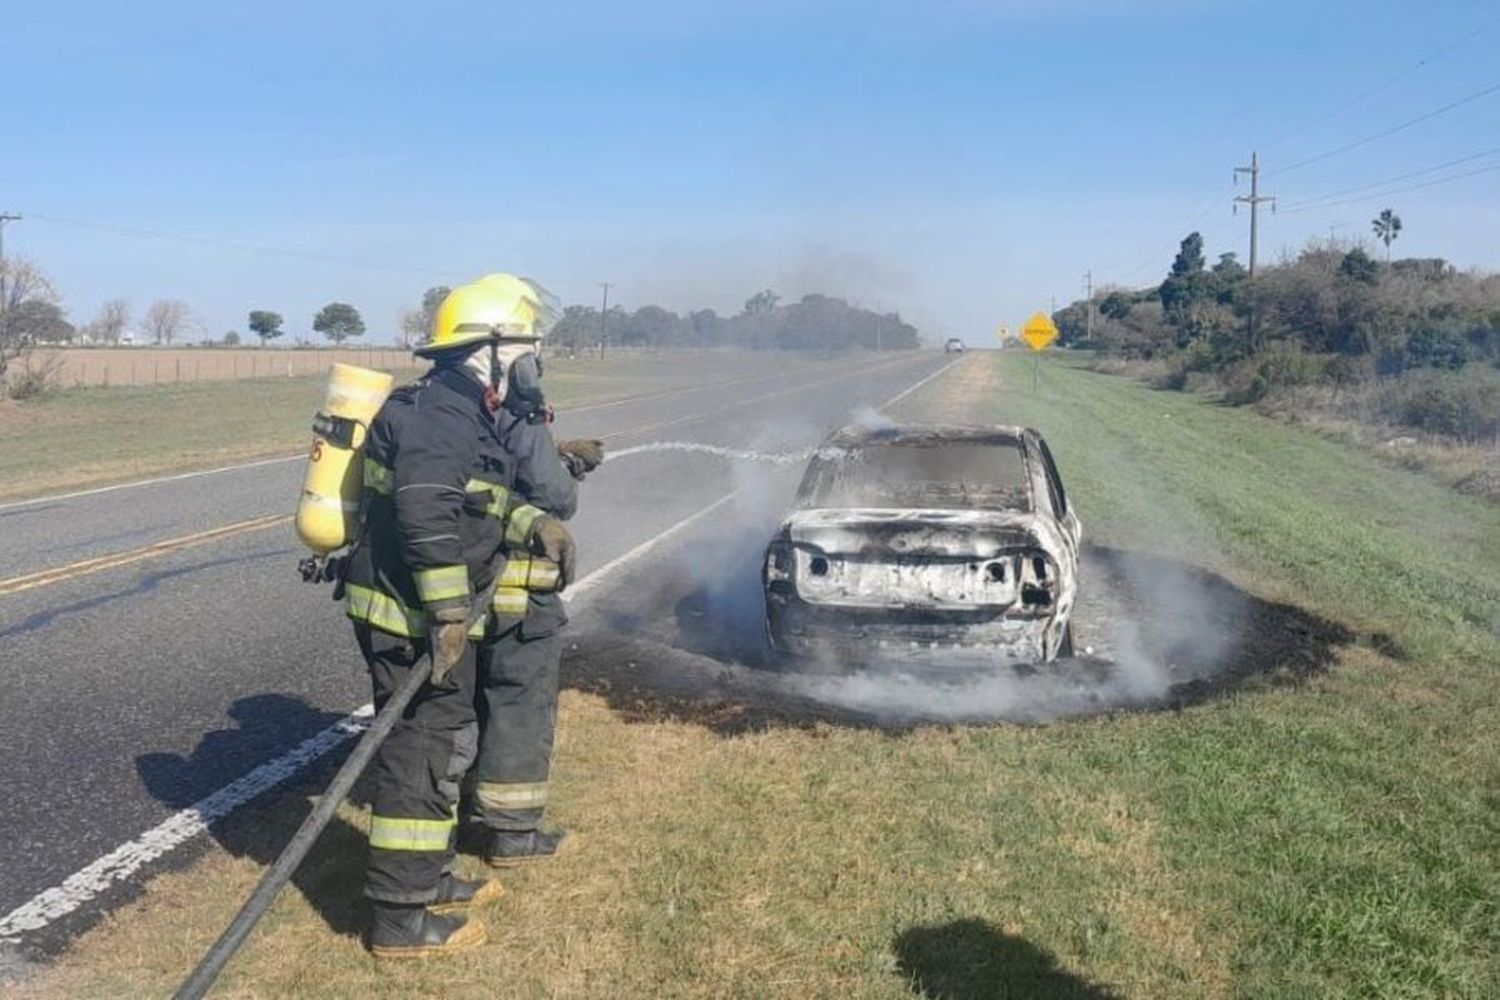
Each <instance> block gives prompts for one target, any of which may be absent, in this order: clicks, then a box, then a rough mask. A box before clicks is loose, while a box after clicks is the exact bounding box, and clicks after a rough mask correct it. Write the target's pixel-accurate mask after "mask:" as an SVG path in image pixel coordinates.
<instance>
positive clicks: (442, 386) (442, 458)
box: [343, 275, 575, 958]
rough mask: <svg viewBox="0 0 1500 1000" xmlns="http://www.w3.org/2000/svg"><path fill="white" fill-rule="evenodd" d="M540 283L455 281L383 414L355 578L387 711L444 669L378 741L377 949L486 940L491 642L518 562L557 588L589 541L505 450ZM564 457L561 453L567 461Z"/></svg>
mask: <svg viewBox="0 0 1500 1000" xmlns="http://www.w3.org/2000/svg"><path fill="white" fill-rule="evenodd" d="M548 299H549V297H548V296H546V294H545V293H544V292H543V291H541V289H540V288H539V286H537V285H535V283H533V282H528V281H525V280H523V279H517V278H511V277H509V276H498V275H497V276H491V277H489V278H485V279H481V280H480V281H477V282H474V283H472V284H469V285H465V286H463V287H461V288H457V289H454V290H453V291H452V292H451V293H450V294H449V295H448V297H447V299H445V300H444V302H443V304H442V306H441V307H440V308H439V309H438V312H437V316H436V317H435V320H434V324H433V330H432V335H431V337H430V339H429V340H428V341H427V342H426V343H424V344H423V345H422V346H421V347H420V348H419V349H418V351H417V353H418V354H419V355H420V356H422V357H425V358H428V359H430V360H431V361H432V362H433V366H432V369H431V370H430V371H428V372H427V373H426V375H424V376H423V377H422V378H420V379H418V380H417V381H416V382H413V383H411V384H410V385H406V386H402V387H401V388H399V389H397V390H395V391H394V392H393V393H391V395H390V397H389V398H388V399H387V400H386V401H385V403H384V404H383V405H382V406H381V407H380V410H379V412H378V413H377V414H376V415H375V418H374V419H373V420H372V421H371V422H370V427H369V433H368V435H367V438H366V443H365V448H364V459H363V467H362V474H363V488H362V491H361V497H360V507H361V518H360V524H359V528H358V533H357V535H356V538H355V541H354V543H353V546H352V548H351V551H350V555H349V560H348V564H347V569H346V570H345V575H344V578H343V590H344V597H345V599H346V602H347V606H346V610H347V613H348V615H349V617H350V618H351V619H352V620H353V622H354V630H355V637H356V639H357V640H358V642H359V647H360V651H361V653H363V655H364V657H365V661H366V663H367V665H368V666H369V670H370V677H371V681H372V684H373V687H374V694H375V703H376V705H377V707H378V706H380V705H382V704H384V702H385V701H386V700H387V699H388V698H389V697H390V696H391V694H392V693H393V692H394V691H395V690H397V689H398V688H399V687H400V686H401V685H402V683H403V682H404V680H405V679H406V677H407V676H408V675H409V672H410V671H411V670H412V669H413V668H414V667H415V666H416V665H417V664H418V663H420V662H421V660H422V659H423V658H424V657H428V656H430V657H431V658H432V677H431V679H430V680H429V681H428V682H427V683H426V684H425V685H423V687H422V688H421V690H420V691H419V692H418V693H417V695H416V696H415V698H414V699H413V700H412V703H411V707H410V708H409V709H408V710H407V711H406V713H405V715H404V716H403V718H402V719H401V720H400V721H399V722H398V723H397V724H396V727H395V728H394V729H393V730H392V731H391V735H390V736H389V737H388V738H387V739H386V741H385V742H384V743H383V744H382V745H381V747H380V749H379V751H378V753H377V754H376V756H375V759H374V762H373V764H372V767H371V773H372V775H373V777H374V786H375V787H374V801H373V808H372V812H373V815H372V817H371V823H370V852H369V861H368V864H367V866H366V873H365V895H366V896H367V897H368V898H369V900H370V901H371V911H372V925H371V928H370V934H369V938H368V942H369V947H370V949H371V951H373V952H374V953H375V954H376V955H379V956H382V957H388V958H412V957H422V956H427V955H435V954H442V953H446V952H449V951H455V950H458V949H461V948H465V947H468V946H472V945H476V944H479V943H481V942H482V941H483V940H484V939H485V933H484V927H483V925H482V924H479V923H477V922H474V921H468V920H466V918H465V917H464V915H463V914H464V911H465V910H467V909H468V908H469V907H471V906H472V905H473V904H475V903H476V902H481V901H483V900H485V899H488V898H491V897H493V896H495V895H498V894H499V886H498V884H496V883H490V882H484V881H469V880H465V879H461V878H459V877H457V876H456V875H454V874H453V873H452V871H451V861H452V857H453V833H454V827H455V823H456V808H457V805H458V799H459V794H460V787H461V783H462V781H463V779H464V775H465V773H466V772H467V771H468V769H469V767H470V765H471V764H472V763H473V761H474V758H475V754H476V750H477V737H478V720H477V717H476V710H475V699H476V686H477V677H478V670H477V662H478V648H477V647H478V645H480V644H482V643H483V642H484V641H485V640H486V638H487V636H488V635H489V634H490V633H491V632H492V630H493V626H494V618H495V615H494V602H495V600H496V597H495V595H496V594H497V593H498V592H499V590H498V588H499V585H500V583H501V582H502V580H503V579H504V578H505V576H506V573H507V572H508V571H510V569H511V564H512V561H515V562H519V561H520V560H521V558H523V557H533V558H536V559H539V560H544V561H545V563H546V564H547V565H549V566H553V567H555V569H556V586H557V587H558V589H561V588H563V587H565V586H566V585H567V583H568V581H569V580H570V579H571V578H572V574H573V566H574V561H575V555H574V553H575V549H574V545H573V541H572V538H571V536H570V535H569V534H568V531H567V529H566V528H565V527H564V526H563V523H562V520H561V518H560V517H558V516H556V515H554V514H552V513H549V512H547V511H545V510H543V509H541V508H540V507H538V506H536V505H535V504H532V503H529V502H528V501H527V497H526V495H525V493H524V492H523V490H522V489H521V488H520V485H521V484H522V483H523V482H524V479H523V464H524V463H523V461H522V460H519V459H518V458H517V456H516V455H515V454H514V453H512V451H511V450H510V449H509V448H508V447H507V442H506V432H505V422H506V421H505V417H506V414H507V412H508V411H506V410H505V408H504V402H505V397H506V395H507V389H508V386H507V381H506V378H505V377H504V366H505V364H506V362H504V361H503V360H502V357H503V356H505V357H514V356H515V350H514V349H515V348H516V347H517V346H519V345H523V344H524V345H526V349H525V352H523V353H526V352H529V353H533V354H534V351H535V343H536V340H537V339H538V338H539V337H540V336H541V335H542V334H544V333H545V328H546V325H547V324H548V323H549V322H550V316H551V315H552V314H554V313H555V310H552V308H551V306H550V304H549V302H548ZM554 460H555V455H554Z"/></svg>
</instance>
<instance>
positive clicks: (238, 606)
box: [0, 353, 947, 954]
mask: <svg viewBox="0 0 1500 1000" xmlns="http://www.w3.org/2000/svg"><path fill="white" fill-rule="evenodd" d="M945 364H947V359H945V358H943V357H942V356H941V355H936V354H930V353H923V354H909V355H905V356H903V357H896V358H892V357H885V358H874V359H872V358H869V357H853V358H850V359H847V360H845V361H841V362H835V363H830V364H829V365H828V366H826V367H823V368H821V369H819V370H811V371H809V370H806V369H798V370H797V371H795V372H790V373H788V374H787V375H786V376H785V377H782V378H775V377H768V378H764V379H761V378H756V379H748V380H743V381H736V382H734V383H732V384H730V385H727V386H724V385H721V386H714V387H709V388H705V389H702V390H696V391H687V392H678V393H673V394H670V395H666V396H658V397H653V398H646V399H641V400H636V401H625V402H621V403H614V404H608V405H605V406H598V407H592V408H582V409H580V410H579V411H578V412H575V413H571V414H566V413H565V414H563V415H562V417H561V419H560V421H559V427H558V432H559V434H560V436H565V437H572V436H600V437H604V438H606V439H607V440H608V442H609V444H610V446H611V447H612V448H615V449H621V448H624V447H629V446H631V445H635V444H640V443H645V442H649V441H662V440H685V441H696V442H703V443H710V444H719V445H727V446H733V447H756V448H770V449H775V448H782V447H805V446H807V445H811V444H814V443H816V441H817V440H818V439H820V438H821V437H822V436H823V434H824V433H825V432H826V431H827V430H828V429H830V428H832V427H834V426H837V425H839V424H841V423H845V422H847V421H848V420H849V419H850V417H851V415H853V414H855V413H857V412H858V411H859V410H861V409H862V408H873V407H878V406H880V405H881V404H883V403H885V402H886V401H888V400H890V399H891V398H892V397H893V396H896V395H897V394H899V393H901V392H902V391H903V390H904V389H906V388H908V387H911V386H913V385H916V384H918V383H919V382H922V381H923V380H924V379H926V378H928V376H931V375H932V374H933V373H935V372H938V371H939V370H941V369H942V368H943V367H944V365H945ZM724 374H725V375H726V376H731V375H733V374H734V373H733V372H732V371H731V372H726V373H724ZM742 469H743V467H740V466H731V465H730V463H727V462H724V461H722V460H719V459H714V458H709V457H704V456H701V455H684V454H677V453H663V454H654V455H641V456H634V457H630V458H626V459H622V460H621V461H620V462H619V463H618V464H610V465H606V466H605V467H604V468H603V469H601V470H599V471H598V472H597V473H596V474H595V475H594V476H592V477H591V478H590V480H589V482H588V483H587V484H586V486H585V493H584V500H583V505H582V507H583V509H582V512H581V513H580V515H579V517H578V518H577V520H576V522H575V532H576V534H577V536H578V539H579V542H580V545H581V547H582V552H583V564H582V571H583V572H584V573H585V574H587V573H590V572H593V571H595V570H598V569H599V568H600V567H605V566H607V565H608V564H610V563H611V562H612V561H615V560H619V559H620V558H621V557H624V556H627V555H628V554H629V553H630V552H631V550H632V549H634V548H636V547H637V546H640V545H641V544H642V543H644V542H646V541H648V540H650V539H653V538H655V537H656V536H659V535H660V534H661V533H662V532H664V531H666V530H668V529H670V528H672V527H673V526H674V525H677V524H679V523H680V522H682V521H683V520H684V519H685V518H688V517H690V516H691V515H693V514H694V513H696V512H698V511H701V510H702V509H704V508H705V507H707V506H709V505H710V504H712V503H714V501H716V500H718V499H719V498H721V497H723V496H725V495H726V494H727V493H729V492H731V491H733V490H735V489H736V488H739V487H743V486H745V485H746V483H745V482H744V481H743V480H744V475H745V474H744V472H743V471H742ZM735 470H740V471H735ZM301 473H302V466H301V463H300V461H296V460H292V461H280V462H269V463H262V464H257V465H254V466H251V467H247V468H241V469H236V470H230V471H220V472H216V473H213V474H208V475H201V476H193V477H190V478H176V479H171V480H167V481H163V482H157V483H150V484H145V485H138V486H131V487H127V488H124V489H112V490H108V491H104V492H96V493H90V494H84V495H79V496H74V497H71V498H65V499H56V500H42V501H35V502H31V503H26V504H19V505H17V504H11V505H6V506H0V531H3V532H4V538H5V539H6V545H5V546H4V548H3V550H0V663H3V664H4V669H5V670H6V671H7V672H8V674H9V676H10V679H11V680H10V683H9V685H8V686H7V690H6V694H5V697H4V698H3V699H0V755H3V757H0V759H3V760H4V761H5V765H4V767H3V768H0V857H3V859H4V863H3V864H0V918H3V917H4V915H5V914H8V913H10V912H12V911H13V910H14V909H15V908H16V907H18V906H21V905H22V904H24V903H26V902H27V901H28V900H31V899H32V898H33V897H34V896H36V895H37V894H38V893H39V892H42V891H43V890H47V889H49V888H51V887H53V886H56V885H58V884H59V883H60V882H62V881H63V880H64V879H65V878H67V877H68V876H69V875H71V874H72V873H74V872H77V871H78V870H79V869H81V868H83V867H84V866H86V865H88V864H89V863H91V862H93V861H95V860H96V859H98V858H100V857H101V856H102V855H105V854H107V853H108V852H110V851H111V850H113V849H115V848H116V847H117V846H118V845H120V844H121V843H123V842H125V841H127V840H130V839H131V838H133V837H136V836H137V835H138V834H140V833H141V832H142V831H144V830H148V829H150V828H152V827H153V826H155V825H157V824H160V823H161V822H162V821H163V820H164V819H166V818H168V817H170V816H171V815H172V814H173V813H174V812H176V811H177V810H179V809H182V808H183V807H185V806H188V805H191V804H192V803H194V802H196V801H198V800H200V799H201V798H203V797H204V796H205V795H208V794H210V793H212V792H214V791H216V790H218V789H220V788H222V787H223V786H224V785H225V784H227V783H228V782H230V781H232V780H234V779H235V778H237V777H239V776H241V775H243V774H245V773H246V772H247V771H250V770H251V769H253V768H255V767H256V766H258V765H260V764H262V763H264V762H266V761H268V760H271V759H273V758H276V757H278V756H279V755H281V754H283V753H285V751H286V750H287V749H288V748H290V747H292V746H294V745H296V744H297V743H298V742H300V741H302V740H304V739H306V738H308V737H310V736H312V735H313V734H316V733H318V732H319V731H321V730H323V729H325V728H326V727H327V726H329V725H330V723H332V722H334V721H336V720H337V719H339V718H340V717H342V716H344V715H345V714H346V713H347V712H349V711H350V710H351V709H353V708H354V707H355V706H358V705H360V704H362V703H363V702H365V701H367V700H368V697H369V690H368V685H367V681H366V679H365V677H364V675H363V669H362V664H361V662H360V660H359V658H358V655H357V653H356V652H355V650H354V649H353V645H352V641H351V639H350V636H349V632H348V628H347V626H346V624H345V623H344V621H343V620H342V618H341V615H340V610H339V608H338V607H337V606H336V605H334V604H333V603H332V602H331V601H329V600H328V599H327V591H326V590H325V589H321V588H313V587H309V586H307V585H304V584H302V583H301V582H300V581H299V580H298V579H297V578H296V574H295V571H294V568H295V563H296V560H297V558H298V556H299V555H300V546H299V544H298V543H297V542H296V540H295V538H294V536H293V534H292V531H291V527H290V525H289V524H287V523H285V522H284V521H278V522H277V523H275V524H273V525H271V526H269V527H258V526H254V525H253V523H252V526H251V527H250V528H248V529H247V530H243V531H240V532H238V533H232V534H227V535H223V536H218V537H214V538H211V539H209V540H206V541H200V542H197V543H195V544H190V545H187V546H185V547H183V548H180V549H177V550H174V551H171V552H169V553H167V554H165V555H152V556H150V557H148V558H142V559H139V560H138V561H134V562H129V563H127V564H124V565H120V566H115V567H113V568H108V569H104V570H102V571H95V572H81V573H79V574H78V575H71V576H64V577H63V578H61V579H55V580H51V581H50V582H45V583H42V584H39V585H35V586H31V587H29V588H26V589H17V588H15V587H12V588H11V589H10V592H6V587H5V583H4V581H5V580H7V579H8V580H12V581H14V580H15V579H16V578H17V577H19V576H24V575H27V574H34V573H36V572H38V571H44V570H52V569H56V568H58V567H63V566H69V565H75V564H78V563H79V562H81V561H86V560H90V559H95V558H98V557H101V556H105V555H110V554H115V553H122V552H130V551H134V550H137V549H140V548H141V547H143V546H148V545H152V544H156V543H160V542H163V541H166V540H171V539H179V538H182V537H184V536H191V535H195V534H197V533H201V532H205V531H210V530H213V529H218V528H222V527H224V526H226V525H235V524H240V523H242V522H248V521H251V520H252V519H256V518H267V517H270V516H273V515H278V514H285V513H286V512H288V510H289V507H290V505H291V504H292V503H293V502H294V498H295V496H296V494H297V490H298V486H299V481H300V476H301ZM752 475H753V474H752ZM785 481H786V477H785V476H781V477H779V478H777V479H776V482H777V483H778V485H777V486H776V487H775V488H776V489H778V490H784V489H785ZM687 530H690V531H703V532H711V531H712V530H713V518H712V517H711V516H710V517H705V518H703V519H701V520H700V521H698V522H695V523H694V524H693V525H691V526H689V528H688V529H687ZM87 568H88V567H87V566H84V567H80V569H84V570H86V569H87ZM601 585H606V583H601ZM580 599H581V600H587V596H586V595H584V596H583V597H581V598H580ZM179 855H180V852H179ZM162 863H171V862H170V860H168V861H166V862H157V863H156V864H157V865H158V866H159V865H160V864H162ZM151 870H155V869H154V868H153V867H152V866H148V867H147V868H146V869H144V870H143V872H142V873H140V874H146V873H148V872H149V871H151ZM139 877H140V875H137V876H136V879H138V878H139ZM131 891H132V885H131V883H129V882H127V883H126V884H125V885H124V886H123V887H122V886H116V887H115V888H114V889H112V890H110V891H108V892H106V893H104V894H103V895H102V896H100V897H99V898H98V899H96V900H94V901H93V902H92V903H90V904H88V905H85V906H83V907H82V908H80V909H79V910H78V911H76V912H74V913H72V914H70V915H68V916H66V917H65V918H61V919H58V920H56V921H54V922H53V923H52V924H50V925H49V926H48V927H47V928H45V929H43V930H39V931H35V932H29V933H28V934H26V935H25V936H23V937H22V939H21V949H22V950H23V951H25V952H29V953H32V954H44V953H49V952H53V951H55V950H56V948H57V947H59V946H60V945H61V944H62V943H63V942H65V941H66V939H67V938H68V937H69V936H70V935H71V934H72V933H75V932H76V931H77V930H78V929H80V928H81V927H83V926H86V925H87V924H88V923H90V922H92V921H93V920H94V919H96V918H97V915H98V913H99V912H100V911H101V910H102V909H104V908H107V907H108V906H110V905H112V904H113V903H116V902H118V901H119V900H120V899H121V898H125V897H126V896H128V895H129V894H130V892H131ZM13 951H14V949H13Z"/></svg>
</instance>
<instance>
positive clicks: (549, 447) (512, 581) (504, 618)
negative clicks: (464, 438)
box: [493, 413, 578, 635]
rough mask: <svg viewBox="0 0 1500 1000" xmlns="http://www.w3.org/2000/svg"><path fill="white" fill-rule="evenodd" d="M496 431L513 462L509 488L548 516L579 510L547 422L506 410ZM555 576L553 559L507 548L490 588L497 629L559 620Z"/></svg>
mask: <svg viewBox="0 0 1500 1000" xmlns="http://www.w3.org/2000/svg"><path fill="white" fill-rule="evenodd" d="M500 433H501V440H502V441H503V444H504V448H505V452H506V454H507V455H508V456H509V457H510V459H511V461H512V462H513V463H514V465H513V476H512V480H511V482H512V488H513V493H514V494H515V495H516V496H517V497H519V498H521V499H522V500H524V501H525V502H526V503H527V504H530V505H532V506H534V507H537V508H540V509H541V510H542V511H544V512H545V513H547V514H550V515H552V516H553V517H558V518H562V519H563V520H567V519H568V518H571V517H572V516H573V514H574V513H575V512H576V511H577V509H578V480H576V479H574V478H573V476H572V474H571V473H570V472H569V471H568V467H567V466H566V465H564V464H563V462H562V459H561V458H560V457H559V456H558V453H557V442H556V441H554V440H553V438H552V430H551V428H550V427H549V426H548V424H547V421H546V420H545V419H527V418H526V417H524V416H517V415H515V414H513V413H505V414H503V415H502V418H501V432H500ZM558 577H559V573H558V567H557V564H556V563H553V562H551V561H549V560H546V559H542V558H539V557H534V556H531V555H530V554H529V553H527V552H526V551H524V550H522V549H516V548H514V547H508V554H507V561H506V564H505V570H504V573H503V574H502V576H501V578H500V580H499V585H498V586H497V587H496V588H495V597H494V603H493V607H494V611H495V626H496V630H497V631H503V630H504V629H505V628H508V627H509V626H510V625H512V624H515V623H516V622H517V621H519V620H520V619H521V618H522V617H525V618H526V619H527V625H528V629H527V631H530V632H533V633H535V634H537V635H545V634H547V633H549V632H551V631H553V630H555V629H557V628H558V627H560V626H561V625H563V624H564V623H565V622H566V621H567V614H566V612H565V611H564V610H563V604H562V600H561V599H560V598H559V597H558V596H557V594H556V591H557V586H558V582H559V580H558Z"/></svg>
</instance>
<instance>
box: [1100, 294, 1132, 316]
mask: <svg viewBox="0 0 1500 1000" xmlns="http://www.w3.org/2000/svg"><path fill="white" fill-rule="evenodd" d="M1099 313H1100V315H1102V316H1106V317H1108V318H1109V319H1113V320H1122V319H1124V318H1125V317H1126V316H1129V315H1130V296H1128V295H1124V294H1122V293H1120V292H1110V293H1109V294H1108V295H1106V296H1104V301H1102V302H1100V303H1099Z"/></svg>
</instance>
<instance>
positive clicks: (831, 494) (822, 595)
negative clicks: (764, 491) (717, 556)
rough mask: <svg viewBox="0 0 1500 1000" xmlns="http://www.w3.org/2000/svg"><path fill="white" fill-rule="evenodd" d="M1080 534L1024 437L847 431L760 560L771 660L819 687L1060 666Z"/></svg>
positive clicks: (1046, 462)
mask: <svg viewBox="0 0 1500 1000" xmlns="http://www.w3.org/2000/svg"><path fill="white" fill-rule="evenodd" d="M1080 534H1081V528H1080V526H1079V522H1078V518H1077V516H1076V515H1075V514H1074V513H1073V510H1072V508H1071V507H1070V506H1069V504H1068V497H1067V494H1066V492H1065V491H1064V490H1063V484H1062V479H1061V478H1060V477H1059V476H1058V472H1057V465H1056V463H1055V462H1054V461H1053V459H1052V453H1051V451H1050V450H1049V449H1048V448H1047V443H1046V442H1045V441H1043V440H1042V437H1041V435H1040V434H1038V433H1037V432H1036V431H1034V430H1031V429H1028V428H1022V427H1000V426H994V427H886V428H879V429H868V428H858V427H851V428H845V429H844V430H841V431H838V432H837V433H835V434H834V435H833V436H832V437H830V438H829V439H828V441H827V442H825V444H824V445H823V447H821V448H820V449H819V450H818V451H817V453H816V454H815V455H814V456H813V458H812V460H811V461H810V462H809V464H808V467H807V471H806V473H805V475H804V476H803V479H802V484H801V486H800V487H799V489H798V491H797V498H796V501H795V502H794V504H793V508H792V510H791V512H790V513H789V514H788V516H787V518H786V520H785V521H784V522H783V523H782V525H781V528H780V529H779V530H778V531H777V533H776V535H775V537H774V538H773V539H772V540H771V543H770V545H769V547H768V548H767V551H766V558H765V564H764V572H763V583H764V587H765V599H766V630H767V636H768V639H769V642H770V646H771V649H772V651H773V652H774V653H775V654H777V656H778V657H779V658H780V660H781V661H782V664H783V666H784V667H786V668H788V669H802V670H809V671H813V672H819V673H838V672H847V671H852V670H855V669H858V668H861V667H869V666H878V665H884V664H890V663H895V664H900V665H905V666H910V667H924V668H925V667H930V668H937V669H940V670H941V669H948V668H960V667H992V666H1000V665H1006V664H1010V665H1019V664H1045V663H1049V662H1051V661H1052V660H1054V659H1055V658H1056V657H1058V656H1071V655H1072V652H1073V650H1072V645H1073V637H1072V630H1071V628H1070V627H1069V616H1070V615H1071V613H1072V611H1073V604H1074V600H1075V598H1076V595H1077V589H1078V546H1079V538H1080Z"/></svg>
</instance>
